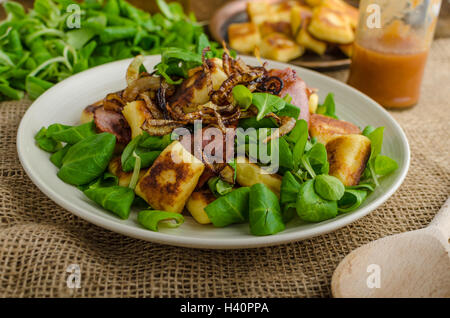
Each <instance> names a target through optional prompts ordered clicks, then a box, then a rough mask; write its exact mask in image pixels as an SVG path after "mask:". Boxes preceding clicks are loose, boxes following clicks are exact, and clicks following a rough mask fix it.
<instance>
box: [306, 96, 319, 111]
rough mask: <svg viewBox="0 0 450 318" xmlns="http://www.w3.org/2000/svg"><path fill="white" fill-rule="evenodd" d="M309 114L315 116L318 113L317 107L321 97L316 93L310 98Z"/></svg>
mask: <svg viewBox="0 0 450 318" xmlns="http://www.w3.org/2000/svg"><path fill="white" fill-rule="evenodd" d="M308 103H309V113H310V114H314V113H315V112H316V111H317V107H318V106H319V95H317V94H316V93H312V94H311V96H309V100H308Z"/></svg>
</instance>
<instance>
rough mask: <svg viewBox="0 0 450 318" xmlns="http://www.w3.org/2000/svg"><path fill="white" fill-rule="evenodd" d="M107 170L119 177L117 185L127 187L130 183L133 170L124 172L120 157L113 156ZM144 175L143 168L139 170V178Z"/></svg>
mask: <svg viewBox="0 0 450 318" xmlns="http://www.w3.org/2000/svg"><path fill="white" fill-rule="evenodd" d="M108 171H109V172H111V173H112V174H113V175H115V176H116V177H117V178H119V185H120V186H121V187H128V186H129V185H130V181H131V176H132V175H133V172H132V171H131V172H125V171H123V170H122V164H121V161H120V157H115V158H113V159H112V160H111V161H110V162H109V165H108ZM144 175H145V170H141V171H140V172H139V179H140V178H142V177H143V176H144Z"/></svg>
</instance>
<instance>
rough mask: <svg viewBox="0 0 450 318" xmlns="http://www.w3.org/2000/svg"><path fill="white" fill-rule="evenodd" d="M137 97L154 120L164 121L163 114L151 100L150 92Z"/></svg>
mask: <svg viewBox="0 0 450 318" xmlns="http://www.w3.org/2000/svg"><path fill="white" fill-rule="evenodd" d="M139 97H140V98H142V99H143V100H144V102H145V106H146V107H147V109H148V110H149V111H150V114H152V117H153V118H154V119H164V115H163V113H162V112H161V111H160V110H159V108H158V106H156V104H155V103H154V102H153V100H152V99H151V97H150V92H144V93H141V94H139Z"/></svg>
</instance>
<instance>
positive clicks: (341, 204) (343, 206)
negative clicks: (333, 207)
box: [338, 189, 367, 213]
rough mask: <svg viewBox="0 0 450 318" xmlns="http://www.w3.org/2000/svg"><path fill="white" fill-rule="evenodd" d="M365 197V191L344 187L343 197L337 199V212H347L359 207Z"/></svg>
mask: <svg viewBox="0 0 450 318" xmlns="http://www.w3.org/2000/svg"><path fill="white" fill-rule="evenodd" d="M366 197H367V191H365V190H356V189H346V190H345V193H344V195H343V197H342V198H341V199H340V200H339V201H338V209H339V213H348V212H351V211H354V210H356V209H358V208H359V207H360V205H361V204H362V203H363V202H364V200H365V199H366Z"/></svg>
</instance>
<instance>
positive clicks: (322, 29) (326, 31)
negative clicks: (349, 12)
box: [308, 6, 355, 44]
mask: <svg viewBox="0 0 450 318" xmlns="http://www.w3.org/2000/svg"><path fill="white" fill-rule="evenodd" d="M308 31H309V32H310V33H311V34H312V35H313V36H314V37H315V38H317V39H319V40H322V41H327V42H332V43H338V44H348V43H351V42H353V41H354V40H355V33H354V32H353V29H352V27H351V25H350V23H349V22H348V20H347V19H346V18H345V17H344V16H343V14H342V13H340V12H339V11H336V10H334V9H331V8H328V7H326V6H320V7H317V8H315V9H314V12H313V16H312V19H311V23H310V24H309V27H308Z"/></svg>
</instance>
